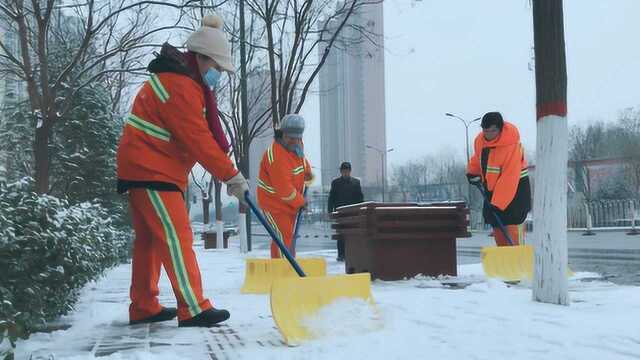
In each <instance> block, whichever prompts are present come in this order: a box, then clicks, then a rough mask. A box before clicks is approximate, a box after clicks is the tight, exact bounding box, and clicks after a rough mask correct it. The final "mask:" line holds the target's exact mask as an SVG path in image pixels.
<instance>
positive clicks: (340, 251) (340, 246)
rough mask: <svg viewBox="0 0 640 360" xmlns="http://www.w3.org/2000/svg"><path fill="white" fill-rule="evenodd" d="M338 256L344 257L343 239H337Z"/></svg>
mask: <svg viewBox="0 0 640 360" xmlns="http://www.w3.org/2000/svg"><path fill="white" fill-rule="evenodd" d="M338 257H339V258H344V240H342V239H340V240H338Z"/></svg>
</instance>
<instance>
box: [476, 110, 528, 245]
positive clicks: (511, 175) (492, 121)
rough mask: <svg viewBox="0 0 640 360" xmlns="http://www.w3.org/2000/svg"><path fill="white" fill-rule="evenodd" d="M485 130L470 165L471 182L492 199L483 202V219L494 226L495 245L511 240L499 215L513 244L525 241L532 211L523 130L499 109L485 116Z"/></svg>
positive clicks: (483, 123) (482, 125) (483, 126)
mask: <svg viewBox="0 0 640 360" xmlns="http://www.w3.org/2000/svg"><path fill="white" fill-rule="evenodd" d="M481 127H482V133H480V134H479V135H478V136H477V137H476V139H475V142H474V154H473V157H472V158H471V160H470V161H469V164H468V166H467V178H468V180H469V183H471V184H474V185H475V184H480V185H481V186H482V187H483V188H484V191H485V192H486V194H487V198H488V199H490V203H488V202H487V201H485V202H484V206H483V211H482V213H483V217H484V221H485V222H486V223H488V224H490V225H491V226H493V233H494V238H495V241H496V245H498V246H508V245H509V242H508V241H507V239H506V238H505V236H504V234H503V232H502V231H501V230H500V229H498V223H497V221H496V219H495V215H494V214H497V215H498V216H499V217H500V220H501V221H502V223H503V224H504V225H505V228H506V230H507V232H508V233H509V237H510V238H511V240H512V241H513V245H519V244H522V243H523V242H524V234H525V229H524V226H523V223H524V221H525V219H526V217H527V213H528V212H529V211H530V210H531V186H530V183H529V172H528V170H527V161H526V160H525V158H524V149H523V148H522V144H521V143H520V133H519V132H518V129H517V128H516V127H515V125H513V124H511V123H509V122H506V121H504V120H503V118H502V115H501V114H500V113H499V112H489V113H487V114H485V115H484V116H483V117H482V122H481Z"/></svg>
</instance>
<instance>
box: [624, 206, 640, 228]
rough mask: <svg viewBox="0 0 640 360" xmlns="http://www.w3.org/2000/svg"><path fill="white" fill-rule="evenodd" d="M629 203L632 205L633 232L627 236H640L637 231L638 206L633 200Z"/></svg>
mask: <svg viewBox="0 0 640 360" xmlns="http://www.w3.org/2000/svg"><path fill="white" fill-rule="evenodd" d="M629 202H630V203H631V204H630V205H631V231H629V232H628V233H627V235H638V234H640V231H638V229H636V215H637V214H636V204H635V203H634V202H633V200H629Z"/></svg>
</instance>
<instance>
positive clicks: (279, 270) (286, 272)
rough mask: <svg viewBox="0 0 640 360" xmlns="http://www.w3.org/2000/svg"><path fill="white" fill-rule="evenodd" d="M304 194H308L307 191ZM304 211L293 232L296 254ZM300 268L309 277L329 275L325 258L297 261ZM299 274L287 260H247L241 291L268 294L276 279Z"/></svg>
mask: <svg viewBox="0 0 640 360" xmlns="http://www.w3.org/2000/svg"><path fill="white" fill-rule="evenodd" d="M304 194H305V195H306V194H307V189H305V191H304ZM301 220H302V209H300V210H299V211H298V215H297V217H296V223H295V225H294V230H293V240H292V243H291V252H292V253H295V248H296V238H297V237H298V230H300V226H299V224H300V221H301ZM297 260H298V263H299V264H300V267H301V268H302V270H303V271H304V272H305V274H307V275H309V276H325V275H327V263H326V261H325V260H324V258H305V259H297ZM297 276H298V274H296V272H295V271H294V270H293V268H292V267H291V265H289V263H288V262H287V261H286V260H285V259H247V260H246V264H245V274H244V284H243V285H242V288H241V289H240V292H241V293H243V294H268V293H269V292H270V291H271V284H272V283H273V281H274V280H275V279H280V278H288V277H297Z"/></svg>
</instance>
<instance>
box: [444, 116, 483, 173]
mask: <svg viewBox="0 0 640 360" xmlns="http://www.w3.org/2000/svg"><path fill="white" fill-rule="evenodd" d="M445 115H446V116H450V117H454V118H456V119H458V120H460V121H462V124H463V125H464V134H465V147H466V149H467V164H468V163H469V159H470V155H469V125H471V124H473V123H474V122H476V121H478V120H480V118H475V119H473V120H471V121H467V120H465V119H463V118H461V117H460V116H458V115H454V114H452V113H445Z"/></svg>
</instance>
